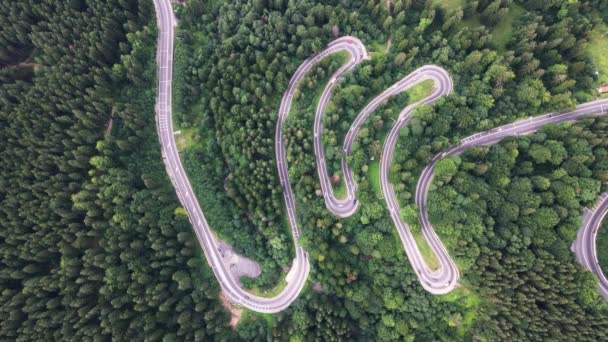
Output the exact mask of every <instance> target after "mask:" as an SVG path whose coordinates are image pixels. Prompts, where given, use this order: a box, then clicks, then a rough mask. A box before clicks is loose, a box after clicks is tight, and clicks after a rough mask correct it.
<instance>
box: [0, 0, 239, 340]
mask: <svg viewBox="0 0 608 342" xmlns="http://www.w3.org/2000/svg"><path fill="white" fill-rule="evenodd" d="M0 9H1V12H2V13H3V15H2V16H0V18H1V19H2V21H3V22H2V23H1V25H0V27H2V29H1V30H0V36H1V37H2V44H0V45H1V50H0V51H1V55H0V60H1V62H2V68H1V69H0V79H1V80H2V82H0V136H1V137H2V139H0V155H1V158H0V159H1V160H2V163H0V167H1V171H0V203H1V206H0V227H1V228H0V340H6V341H46V340H65V341H85V340H110V339H112V340H166V341H171V340H175V341H192V340H199V341H206V340H209V339H213V338H214V336H218V334H219V335H221V336H230V335H232V332H231V331H230V330H228V329H226V327H225V326H226V322H227V321H228V319H229V317H230V316H229V314H228V313H227V312H226V311H225V310H224V309H223V308H222V307H221V305H220V303H219V302H218V300H217V296H218V291H219V290H218V287H217V285H216V282H215V281H214V279H213V276H212V273H211V272H210V270H208V269H207V266H206V264H205V262H204V259H203V258H202V256H201V252H200V249H199V247H198V245H197V244H196V243H195V241H196V240H195V238H194V236H193V233H192V231H191V227H190V225H189V222H188V220H187V218H186V217H185V216H184V215H183V214H181V212H180V211H178V210H177V211H176V209H177V208H178V202H177V197H176V196H175V194H174V192H173V188H172V187H171V184H170V182H169V179H168V177H167V176H166V174H165V170H164V168H163V166H162V161H161V157H160V149H159V145H158V139H157V136H156V130H155V125H154V97H155V92H156V89H155V83H156V82H155V78H156V64H155V61H154V54H155V45H156V24H155V22H154V10H153V7H152V2H150V1H104V2H100V1H69V2H58V1H1V2H0ZM9 14H10V15H9ZM110 122H111V123H112V126H111V130H110V129H106V127H107V125H108V124H109V123H110ZM104 133H105V134H104ZM141 146H144V147H145V148H141Z"/></svg>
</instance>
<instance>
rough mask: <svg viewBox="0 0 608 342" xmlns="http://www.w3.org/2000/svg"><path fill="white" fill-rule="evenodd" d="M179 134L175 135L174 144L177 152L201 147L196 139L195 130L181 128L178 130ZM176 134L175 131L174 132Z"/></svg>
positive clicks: (196, 130)
mask: <svg viewBox="0 0 608 342" xmlns="http://www.w3.org/2000/svg"><path fill="white" fill-rule="evenodd" d="M178 131H179V132H180V133H179V134H176V135H175V144H176V145H177V150H178V151H180V152H181V151H183V150H185V149H189V148H193V147H195V148H198V147H202V144H201V142H200V141H199V139H198V138H197V136H196V134H197V132H198V129H197V128H194V127H191V128H181V129H179V130H178ZM176 132H177V131H176Z"/></svg>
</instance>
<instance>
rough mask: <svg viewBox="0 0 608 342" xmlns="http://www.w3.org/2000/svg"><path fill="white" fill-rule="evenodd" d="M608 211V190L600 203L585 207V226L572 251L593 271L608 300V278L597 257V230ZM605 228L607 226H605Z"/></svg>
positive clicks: (600, 288) (580, 261) (578, 235)
mask: <svg viewBox="0 0 608 342" xmlns="http://www.w3.org/2000/svg"><path fill="white" fill-rule="evenodd" d="M606 213H608V192H605V193H603V194H601V195H600V197H599V203H598V204H597V205H596V206H595V207H594V208H592V209H587V208H585V212H584V214H583V226H582V227H581V229H580V230H579V231H578V234H577V237H576V240H575V241H574V243H573V244H572V251H573V252H574V255H575V256H576V261H578V263H579V264H581V265H583V266H584V267H586V268H587V269H588V270H590V271H591V272H593V273H594V274H595V276H596V277H597V279H598V291H599V293H600V294H601V295H602V297H604V299H606V300H608V279H607V278H606V275H605V274H604V272H602V268H601V267H600V263H599V261H598V259H597V246H596V244H595V243H596V240H597V232H598V230H599V229H600V228H601V225H602V221H603V220H604V218H605V217H606ZM604 229H605V228H604Z"/></svg>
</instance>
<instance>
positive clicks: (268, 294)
mask: <svg viewBox="0 0 608 342" xmlns="http://www.w3.org/2000/svg"><path fill="white" fill-rule="evenodd" d="M285 286H287V281H285V277H281V281H280V282H279V283H278V284H277V286H275V287H273V288H272V289H270V290H263V289H260V288H259V287H257V286H254V287H252V288H250V289H247V291H249V292H251V293H253V294H254V295H256V296H259V297H264V298H272V297H275V296H277V295H278V294H279V293H281V291H283V289H284V288H285Z"/></svg>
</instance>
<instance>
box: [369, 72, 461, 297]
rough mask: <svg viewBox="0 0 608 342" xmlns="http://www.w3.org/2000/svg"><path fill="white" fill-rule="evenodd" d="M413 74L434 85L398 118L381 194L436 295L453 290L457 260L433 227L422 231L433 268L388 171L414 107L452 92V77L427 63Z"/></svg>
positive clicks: (388, 143) (383, 164) (385, 156)
mask: <svg viewBox="0 0 608 342" xmlns="http://www.w3.org/2000/svg"><path fill="white" fill-rule="evenodd" d="M414 74H415V75H414V76H415V77H416V75H420V76H419V77H420V78H419V80H418V82H420V81H423V80H426V79H430V80H432V81H433V82H434V84H435V86H434V88H433V92H432V93H431V95H429V96H428V97H426V98H424V99H422V100H420V101H418V102H415V103H412V104H410V105H408V106H407V107H405V108H404V109H403V110H402V111H401V113H400V114H399V118H398V119H397V122H396V123H395V125H394V126H393V127H392V128H391V130H390V132H389V133H388V136H387V138H386V140H385V142H384V148H383V151H382V156H381V158H380V183H381V187H382V194H383V195H384V198H385V200H386V204H387V207H388V210H389V212H390V215H391V218H392V220H393V222H394V223H395V227H396V229H397V232H398V233H399V237H400V239H401V243H402V244H403V248H404V249H405V252H406V254H407V257H408V260H409V262H410V264H411V265H412V268H413V270H414V272H415V273H416V275H417V276H418V280H419V281H420V284H421V285H422V287H423V288H424V289H425V290H427V291H429V292H430V293H433V294H445V293H448V292H450V291H451V290H452V289H453V288H454V287H455V286H456V285H457V284H458V283H457V281H458V278H459V272H458V268H457V267H456V265H455V264H454V261H453V260H452V258H451V257H450V255H449V254H448V251H447V249H446V248H445V246H444V245H443V244H442V243H441V240H439V237H438V236H437V234H435V232H434V231H433V230H432V229H431V230H429V231H424V230H423V231H422V232H423V235H424V238H425V239H426V241H427V243H428V245H429V247H430V248H431V250H432V251H433V253H434V254H435V256H436V257H437V260H438V262H439V268H438V269H437V270H434V271H433V270H431V269H430V268H429V267H428V265H427V263H426V261H425V260H424V258H423V257H422V254H421V253H420V250H419V248H418V245H417V244H416V240H415V239H414V236H413V235H412V233H411V231H410V229H409V226H408V225H407V224H406V223H405V222H404V221H403V219H402V218H401V215H400V208H399V202H398V201H397V197H396V195H395V191H394V189H393V185H392V184H391V183H390V181H389V170H390V166H391V163H392V160H393V153H394V151H395V147H396V145H397V140H398V138H399V131H400V130H401V129H402V128H403V127H405V125H407V123H408V122H409V120H410V118H411V117H412V113H413V111H414V109H415V108H416V107H417V106H419V105H421V104H432V103H434V102H435V101H437V100H438V99H439V98H441V97H443V96H446V95H449V94H450V93H451V92H452V89H453V85H452V80H451V78H450V76H449V75H448V73H447V72H446V71H445V70H444V69H442V68H440V67H438V66H434V65H431V66H425V67H422V68H420V69H418V70H417V71H414Z"/></svg>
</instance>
